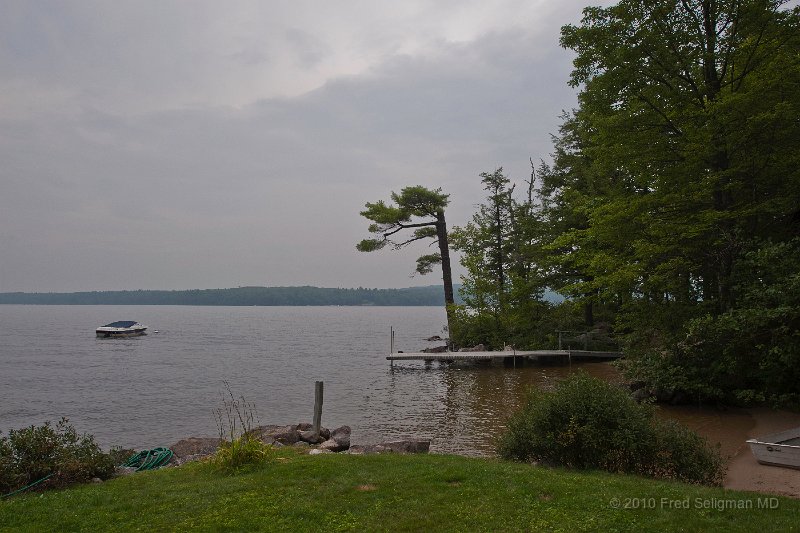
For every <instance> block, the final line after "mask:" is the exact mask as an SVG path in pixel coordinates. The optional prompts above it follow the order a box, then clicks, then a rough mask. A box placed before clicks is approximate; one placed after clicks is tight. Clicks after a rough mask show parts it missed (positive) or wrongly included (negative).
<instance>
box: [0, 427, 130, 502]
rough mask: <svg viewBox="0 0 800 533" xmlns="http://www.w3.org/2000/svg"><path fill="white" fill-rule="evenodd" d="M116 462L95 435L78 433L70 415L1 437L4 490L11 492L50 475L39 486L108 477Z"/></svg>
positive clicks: (0, 470) (1, 488)
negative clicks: (98, 443)
mask: <svg viewBox="0 0 800 533" xmlns="http://www.w3.org/2000/svg"><path fill="white" fill-rule="evenodd" d="M113 473H114V462H113V461H112V459H111V457H110V456H109V455H108V454H105V453H103V451H102V450H101V449H100V447H99V446H98V445H97V444H96V443H95V442H94V437H92V436H91V435H85V434H84V435H82V436H78V434H77V432H76V431H75V428H73V427H72V426H71V425H70V424H69V421H68V420H67V419H66V418H62V419H61V421H60V422H58V424H56V426H55V427H53V426H52V425H51V424H50V422H45V423H44V425H42V426H33V425H32V426H30V427H27V428H23V429H16V430H14V429H12V430H11V431H9V434H8V436H7V437H0V492H2V493H4V494H5V493H7V492H9V491H13V490H16V489H19V488H21V487H24V486H26V485H29V484H31V483H34V482H35V481H38V480H40V479H42V478H44V477H46V476H50V477H49V478H48V479H47V480H46V482H44V483H41V484H40V485H38V486H37V487H36V488H37V489H39V488H54V487H64V486H66V485H70V484H73V483H80V482H86V481H89V480H91V479H92V478H95V477H99V478H100V479H108V478H109V477H111V476H112V475H113Z"/></svg>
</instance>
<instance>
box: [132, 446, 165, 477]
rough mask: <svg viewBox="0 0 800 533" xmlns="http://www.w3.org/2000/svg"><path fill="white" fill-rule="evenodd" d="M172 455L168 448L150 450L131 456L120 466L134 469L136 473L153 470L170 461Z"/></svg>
mask: <svg viewBox="0 0 800 533" xmlns="http://www.w3.org/2000/svg"><path fill="white" fill-rule="evenodd" d="M172 456H173V453H172V450H170V449H169V448H153V449H152V450H142V451H141V452H139V453H137V454H135V455H132V456H131V457H130V459H128V460H127V461H125V463H123V465H122V466H126V467H135V468H136V471H137V472H141V471H143V470H154V469H156V468H158V467H160V466H164V465H165V464H167V463H168V462H169V460H170V459H172Z"/></svg>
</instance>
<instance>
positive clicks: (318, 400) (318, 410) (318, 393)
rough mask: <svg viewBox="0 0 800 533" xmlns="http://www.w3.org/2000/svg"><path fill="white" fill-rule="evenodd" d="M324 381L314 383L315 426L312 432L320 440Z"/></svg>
mask: <svg viewBox="0 0 800 533" xmlns="http://www.w3.org/2000/svg"><path fill="white" fill-rule="evenodd" d="M322 384H323V382H322V381H316V382H314V424H313V426H312V428H311V431H313V432H314V438H315V439H316V440H319V431H320V427H321V425H322Z"/></svg>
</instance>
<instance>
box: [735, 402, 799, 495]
mask: <svg viewBox="0 0 800 533" xmlns="http://www.w3.org/2000/svg"><path fill="white" fill-rule="evenodd" d="M745 412H746V413H747V414H748V415H750V416H751V417H752V420H753V424H752V427H751V428H750V429H749V430H747V432H746V436H744V438H742V439H741V441H740V442H741V444H740V445H739V447H738V449H737V450H736V453H735V454H734V455H733V457H732V459H731V460H730V462H729V463H728V475H727V477H726V478H725V485H724V486H725V488H727V489H736V490H753V491H758V492H766V493H771V494H780V495H783V496H791V497H793V498H800V470H794V469H791V468H781V467H777V466H766V465H761V464H758V462H757V461H756V459H755V457H753V454H752V453H751V452H750V447H749V446H748V445H747V444H746V443H745V440H746V439H749V438H752V437H761V436H764V435H769V434H770V433H777V432H779V431H782V430H785V429H791V428H795V427H798V426H800V413H789V412H786V411H772V410H770V409H762V408H757V409H748V410H746V411H745Z"/></svg>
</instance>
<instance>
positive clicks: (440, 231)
mask: <svg viewBox="0 0 800 533" xmlns="http://www.w3.org/2000/svg"><path fill="white" fill-rule="evenodd" d="M436 236H437V237H438V239H439V253H440V254H441V256H442V282H443V283H444V304H445V306H446V307H447V331H448V332H449V331H451V330H450V314H451V306H452V305H453V304H454V303H455V299H454V297H453V274H452V271H451V268H450V244H449V243H448V242H447V223H446V222H445V219H444V211H438V212H437V213H436Z"/></svg>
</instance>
